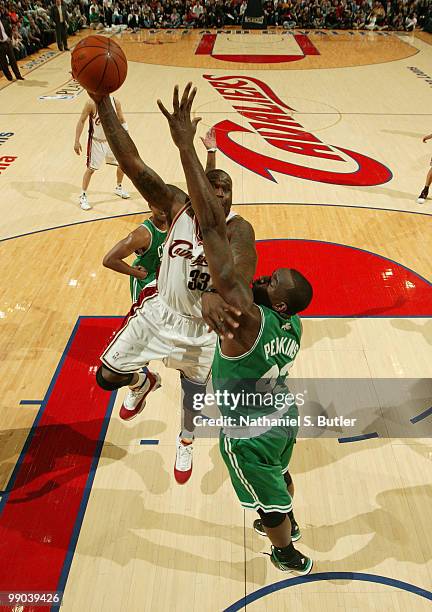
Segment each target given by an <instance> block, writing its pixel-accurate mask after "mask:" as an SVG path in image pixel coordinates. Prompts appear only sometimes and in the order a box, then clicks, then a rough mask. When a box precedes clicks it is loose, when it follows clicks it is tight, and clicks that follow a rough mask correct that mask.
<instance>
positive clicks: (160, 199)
mask: <svg viewBox="0 0 432 612" xmlns="http://www.w3.org/2000/svg"><path fill="white" fill-rule="evenodd" d="M94 100H95V102H96V104H97V107H98V113H99V117H100V120H101V123H102V127H103V130H104V133H105V136H106V139H107V141H108V144H109V146H110V147H111V150H112V152H113V153H114V156H115V158H116V159H117V161H118V163H119V164H120V168H121V169H122V170H123V172H124V173H125V174H126V175H127V176H128V177H129V178H130V180H131V181H132V182H133V184H134V185H135V187H136V188H137V189H138V191H139V192H140V194H141V195H142V196H143V197H144V198H145V199H146V200H147V202H148V203H149V204H152V205H154V206H157V207H158V208H160V209H161V210H163V211H165V212H166V213H168V214H169V215H171V216H172V215H174V214H175V213H176V212H177V210H178V209H180V208H181V206H182V205H183V202H179V201H178V200H177V198H176V196H175V194H174V193H173V192H172V191H171V190H170V188H169V187H168V186H167V185H166V184H165V183H164V182H163V180H162V179H161V177H160V176H159V175H158V174H157V173H156V172H154V170H152V169H151V168H149V166H147V165H146V164H145V163H144V162H143V160H142V159H141V157H140V155H139V153H138V149H137V148H136V146H135V144H134V142H133V140H132V138H131V137H130V136H129V134H128V132H127V131H126V130H125V129H124V128H123V127H122V125H121V122H120V120H119V118H118V117H117V114H116V113H115V111H114V108H113V105H112V103H111V100H110V98H109V96H104V97H103V98H102V99H95V98H94Z"/></svg>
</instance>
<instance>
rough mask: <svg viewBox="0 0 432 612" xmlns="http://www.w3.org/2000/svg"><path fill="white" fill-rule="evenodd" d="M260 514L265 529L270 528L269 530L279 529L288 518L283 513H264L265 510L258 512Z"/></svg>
mask: <svg viewBox="0 0 432 612" xmlns="http://www.w3.org/2000/svg"><path fill="white" fill-rule="evenodd" d="M258 514H259V515H260V517H261V521H262V524H263V525H264V527H269V529H274V528H275V527H279V525H282V523H283V522H284V520H285V518H286V514H284V513H282V512H263V510H258Z"/></svg>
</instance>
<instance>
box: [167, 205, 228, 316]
mask: <svg viewBox="0 0 432 612" xmlns="http://www.w3.org/2000/svg"><path fill="white" fill-rule="evenodd" d="M191 211H192V207H191V206H190V204H189V205H186V207H184V208H182V210H181V211H180V212H179V213H178V214H177V215H176V217H175V218H174V220H173V222H172V225H171V227H170V229H169V231H168V235H167V238H166V240H165V244H164V249H163V255H162V261H161V267H160V270H159V275H158V281H157V286H158V293H159V295H160V297H161V298H162V300H163V301H164V302H165V304H167V305H168V306H169V307H170V308H171V309H172V310H175V311H176V312H178V313H179V314H182V315H186V316H190V317H198V318H200V319H202V314H201V295H202V292H203V291H205V290H206V289H207V287H209V286H210V285H211V278H210V273H209V268H208V264H207V260H206V258H205V256H204V247H203V243H202V238H201V236H200V230H199V226H198V222H197V219H196V217H191V216H190V214H188V212H189V213H190V212H191ZM236 214H237V213H234V212H230V213H229V215H228V217H227V223H229V222H230V221H231V219H233V217H235V216H236Z"/></svg>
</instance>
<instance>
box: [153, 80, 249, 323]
mask: <svg viewBox="0 0 432 612" xmlns="http://www.w3.org/2000/svg"><path fill="white" fill-rule="evenodd" d="M191 88H192V83H188V85H187V86H186V88H185V90H184V92H183V96H182V99H181V101H179V92H178V86H177V85H176V87H175V88H174V96H173V107H174V112H173V113H172V114H170V113H169V112H168V111H167V109H166V108H165V107H164V105H163V104H162V102H161V101H160V100H158V106H159V108H160V110H161V111H162V113H163V114H164V115H165V117H166V118H167V120H168V123H169V126H170V130H171V135H172V138H173V140H174V142H175V144H176V146H177V147H178V149H179V151H180V158H181V161H182V165H183V169H184V172H185V176H186V182H187V186H188V191H189V195H190V198H191V202H192V206H193V208H194V211H195V214H196V216H197V219H198V223H199V226H200V229H201V232H202V235H203V242H204V250H205V254H206V259H207V262H208V265H209V269H210V274H211V277H212V282H213V285H214V287H215V288H216V289H217V291H218V293H219V294H220V295H221V296H222V297H223V299H224V300H226V301H227V302H228V303H229V304H231V305H233V306H236V307H238V308H239V309H240V310H241V312H242V313H243V314H245V313H246V312H247V311H248V310H250V308H251V307H252V303H253V300H252V291H251V290H250V288H249V285H248V282H247V281H246V280H245V278H244V277H243V276H242V275H240V274H238V272H237V271H236V269H235V266H234V260H233V256H232V253H231V249H230V245H229V241H228V236H227V226H226V219H225V214H224V211H223V208H222V206H221V205H220V204H219V202H218V199H217V197H216V195H215V193H214V190H213V189H212V187H211V185H210V183H209V181H208V179H207V176H206V174H205V172H204V168H203V167H202V165H201V163H200V161H199V158H198V155H197V153H196V151H195V147H194V144H193V138H194V136H195V132H196V128H197V124H198V122H199V121H200V118H196V119H193V120H191V116H190V114H191V108H192V102H193V100H194V98H195V94H196V88H194V89H191Z"/></svg>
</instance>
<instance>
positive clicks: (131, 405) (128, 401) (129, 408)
mask: <svg viewBox="0 0 432 612" xmlns="http://www.w3.org/2000/svg"><path fill="white" fill-rule="evenodd" d="M160 386H161V377H160V376H159V374H157V373H156V372H150V370H149V371H148V372H147V376H146V379H145V381H144V383H143V384H142V385H141V387H138V389H129V390H128V392H127V394H126V397H125V398H124V400H123V405H122V407H121V408H120V413H119V415H120V418H121V419H123V421H130V420H131V419H133V418H134V417H136V415H137V414H139V413H140V412H141V411H142V410H144V407H145V405H146V398H147V395H148V394H149V393H150V392H151V391H156V389H159V387H160Z"/></svg>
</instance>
